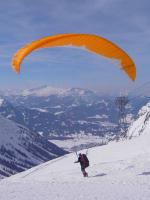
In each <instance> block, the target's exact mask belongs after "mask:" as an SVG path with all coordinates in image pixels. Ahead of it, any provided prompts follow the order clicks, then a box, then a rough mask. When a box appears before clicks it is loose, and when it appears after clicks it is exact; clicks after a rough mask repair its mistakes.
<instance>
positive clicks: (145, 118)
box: [127, 102, 150, 138]
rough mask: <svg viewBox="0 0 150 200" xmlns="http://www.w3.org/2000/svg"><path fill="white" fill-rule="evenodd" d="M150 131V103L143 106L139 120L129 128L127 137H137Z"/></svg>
mask: <svg viewBox="0 0 150 200" xmlns="http://www.w3.org/2000/svg"><path fill="white" fill-rule="evenodd" d="M149 131H150V102H149V103H147V104H146V105H145V106H143V107H142V108H141V109H140V111H139V113H138V118H137V119H136V120H135V121H134V122H133V123H132V125H131V126H130V127H129V130H128V133H127V137H129V138H132V137H137V136H139V135H141V134H143V133H147V132H149Z"/></svg>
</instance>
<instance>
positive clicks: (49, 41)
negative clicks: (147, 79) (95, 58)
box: [12, 33, 136, 80]
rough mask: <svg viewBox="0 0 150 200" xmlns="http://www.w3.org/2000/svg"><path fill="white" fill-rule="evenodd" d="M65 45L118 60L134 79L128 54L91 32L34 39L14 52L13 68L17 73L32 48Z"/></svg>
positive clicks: (134, 68)
mask: <svg viewBox="0 0 150 200" xmlns="http://www.w3.org/2000/svg"><path fill="white" fill-rule="evenodd" d="M67 45H72V46H76V47H85V49H87V50H89V51H91V52H94V53H96V54H99V55H101V56H104V57H107V58H110V59H115V60H118V61H119V62H120V66H121V68H122V69H123V70H124V71H125V72H126V73H127V74H128V76H129V77H130V78H131V79H132V80H135V79H136V67H135V64H134V62H133V60H132V59H131V58H130V56H129V55H128V54H127V53H126V52H125V51H124V50H122V49H121V48H120V47H118V46H117V45H115V44H114V43H112V42H111V41H109V40H107V39H105V38H102V37H100V36H97V35H92V34H76V33H75V34H60V35H54V36H49V37H45V38H42V39H40V40H36V41H34V42H32V43H30V44H28V45H26V46H25V47H23V48H21V49H20V50H19V51H18V52H17V53H16V54H15V56H14V57H13V61H12V65H13V68H14V69H15V70H16V71H17V72H18V73H19V72H20V65H21V63H22V61H23V59H24V58H25V57H26V56H27V55H28V54H30V53H31V52H32V51H34V50H37V49H40V48H49V47H60V46H67Z"/></svg>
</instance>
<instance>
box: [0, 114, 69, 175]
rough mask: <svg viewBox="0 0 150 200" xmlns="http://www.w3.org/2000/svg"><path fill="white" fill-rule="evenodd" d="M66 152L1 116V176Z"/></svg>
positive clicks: (22, 169)
mask: <svg viewBox="0 0 150 200" xmlns="http://www.w3.org/2000/svg"><path fill="white" fill-rule="evenodd" d="M65 153H66V152H65V151H63V150H62V149H60V148H59V147H57V146H56V145H54V144H52V143H50V142H46V141H45V140H44V139H43V137H41V136H40V135H39V134H37V133H34V132H31V131H29V130H28V129H27V128H25V127H24V126H21V125H19V124H16V123H14V122H13V121H10V120H8V119H6V118H4V117H2V116H0V178H2V177H5V176H10V175H12V174H15V173H17V172H21V171H24V170H26V169H28V168H31V167H33V166H35V165H38V164H40V163H43V162H45V161H48V160H51V159H53V158H56V157H58V156H61V155H64V154H65Z"/></svg>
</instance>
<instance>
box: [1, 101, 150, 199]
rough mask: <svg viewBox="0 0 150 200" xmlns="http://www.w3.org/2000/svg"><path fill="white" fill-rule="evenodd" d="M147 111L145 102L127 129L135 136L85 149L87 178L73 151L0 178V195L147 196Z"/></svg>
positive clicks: (149, 164) (149, 192)
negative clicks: (87, 164)
mask: <svg viewBox="0 0 150 200" xmlns="http://www.w3.org/2000/svg"><path fill="white" fill-rule="evenodd" d="M149 111H150V105H149V104H147V105H146V106H145V107H143V108H142V109H141V111H140V112H139V118H138V119H137V120H136V121H135V122H134V123H133V124H132V126H131V127H130V129H129V135H130V136H137V135H138V137H131V139H126V140H124V141H119V142H115V141H114V142H110V143H109V144H108V145H105V146H101V147H95V148H91V149H89V150H88V157H89V160H90V167H89V168H87V171H88V174H89V177H88V178H84V177H82V173H81V171H80V166H79V164H75V163H74V161H75V160H76V159H77V158H76V155H75V154H74V153H72V154H69V155H65V156H63V157H60V158H57V159H54V160H53V161H49V162H47V163H44V164H42V165H39V166H37V167H34V168H32V169H30V170H27V171H26V172H22V173H19V174H17V175H15V176H12V177H10V178H6V179H4V180H2V181H1V182H0V193H1V197H0V198H1V199H2V200H9V199H13V200H18V199H19V200H26V199H28V200H45V199H54V200H74V199H76V200H85V199H86V200H91V199H92V200H98V199H101V200H107V199H109V200H116V199H117V200H127V199H132V200H149V197H150V189H149V188H150V148H149V143H150V120H149ZM139 131H140V132H139ZM139 133H141V134H140V136H139ZM85 151H86V150H85ZM85 151H82V152H85Z"/></svg>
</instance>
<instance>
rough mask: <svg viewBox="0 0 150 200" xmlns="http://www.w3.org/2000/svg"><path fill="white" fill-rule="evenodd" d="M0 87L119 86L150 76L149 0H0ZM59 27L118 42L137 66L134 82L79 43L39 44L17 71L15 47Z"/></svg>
mask: <svg viewBox="0 0 150 200" xmlns="http://www.w3.org/2000/svg"><path fill="white" fill-rule="evenodd" d="M0 1H1V2H0V27H1V28H0V63H1V65H0V74H1V78H0V88H1V89H5V88H26V87H37V86H39V85H43V84H47V85H52V86H58V87H84V88H90V89H95V90H99V91H102V92H104V91H106V92H112V91H113V92H120V91H125V90H128V89H131V88H133V87H138V86H139V85H141V84H143V83H145V82H147V81H149V79H150V78H149V75H150V59H149V49H150V12H149V10H150V2H149V1H148V0H142V1H141V0H132V1H131V0H75V1H74V0H53V1H52V0H13V1H12V0H5V1H2V0H0ZM60 33H91V34H97V35H101V36H103V37H105V38H107V39H109V40H112V41H113V42H114V43H116V44H118V45H119V46H120V47H122V48H123V49H124V50H125V51H126V52H128V54H129V55H130V56H131V57H132V58H133V60H134V61H135V63H136V66H137V79H136V81H135V82H132V81H130V80H129V78H128V77H127V76H126V75H125V74H124V73H123V72H122V71H121V70H119V68H118V67H117V64H115V63H114V62H112V61H110V60H107V59H104V58H102V57H100V56H97V55H95V54H91V53H89V52H87V51H83V50H81V49H77V48H52V49H43V50H40V51H37V52H34V53H32V54H31V55H30V56H28V57H27V58H26V59H25V60H24V62H23V64H22V70H21V74H20V75H19V76H18V75H17V74H16V73H15V72H14V71H13V70H12V68H11V59H12V56H13V55H14V54H15V52H16V51H17V50H18V49H19V48H21V47H22V46H24V45H25V44H27V43H30V42H31V41H33V40H36V39H40V38H42V37H45V36H49V35H54V34H60Z"/></svg>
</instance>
